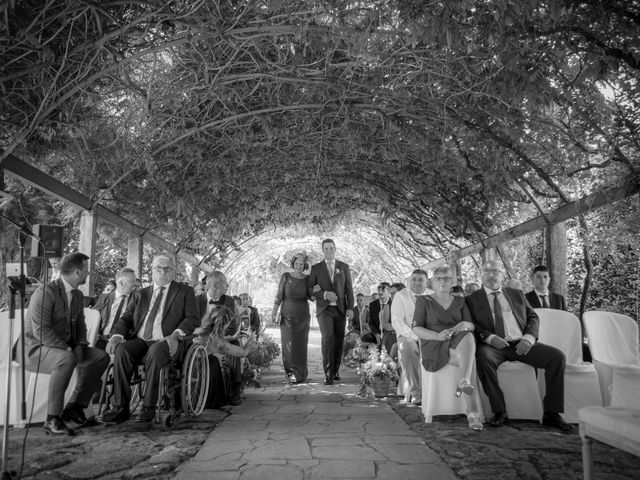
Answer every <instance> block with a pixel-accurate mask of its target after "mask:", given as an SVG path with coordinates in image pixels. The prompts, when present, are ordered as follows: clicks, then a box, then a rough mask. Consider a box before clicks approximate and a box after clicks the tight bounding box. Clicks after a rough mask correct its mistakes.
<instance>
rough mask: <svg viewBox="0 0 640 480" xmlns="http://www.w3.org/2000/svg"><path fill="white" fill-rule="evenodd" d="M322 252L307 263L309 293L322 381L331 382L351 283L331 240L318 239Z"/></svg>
mask: <svg viewBox="0 0 640 480" xmlns="http://www.w3.org/2000/svg"><path fill="white" fill-rule="evenodd" d="M322 253H324V260H323V261H322V262H319V263H316V264H315V265H314V266H313V267H311V273H310V274H309V296H314V297H315V299H316V315H317V317H318V325H319V327H320V334H321V335H322V366H323V368H324V375H325V382H324V383H325V385H333V382H334V380H340V374H339V370H340V361H341V359H342V346H343V344H344V329H345V325H346V320H347V319H351V318H352V317H353V310H351V307H352V306H353V286H352V284H351V273H350V272H349V265H347V264H346V263H344V262H341V261H339V260H336V244H335V242H334V241H333V240H331V239H326V240H324V241H323V242H322ZM345 317H346V318H345Z"/></svg>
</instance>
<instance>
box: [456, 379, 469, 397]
mask: <svg viewBox="0 0 640 480" xmlns="http://www.w3.org/2000/svg"><path fill="white" fill-rule="evenodd" d="M463 393H464V394H467V395H471V394H472V393H473V385H471V384H470V383H469V380H467V379H462V380H461V381H460V383H459V384H458V388H456V397H461V396H462V394H463Z"/></svg>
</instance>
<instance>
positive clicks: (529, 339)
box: [522, 333, 536, 346]
mask: <svg viewBox="0 0 640 480" xmlns="http://www.w3.org/2000/svg"><path fill="white" fill-rule="evenodd" d="M522 339H523V340H526V341H527V342H529V343H530V344H531V346H533V345H535V344H536V337H534V336H533V335H529V334H528V333H527V334H526V335H523V336H522Z"/></svg>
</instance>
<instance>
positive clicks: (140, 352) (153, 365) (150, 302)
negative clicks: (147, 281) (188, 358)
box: [101, 255, 200, 423]
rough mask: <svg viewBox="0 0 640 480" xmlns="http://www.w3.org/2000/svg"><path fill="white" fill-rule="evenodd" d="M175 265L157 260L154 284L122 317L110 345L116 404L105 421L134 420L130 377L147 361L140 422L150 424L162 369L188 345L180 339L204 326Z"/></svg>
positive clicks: (164, 258)
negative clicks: (180, 281)
mask: <svg viewBox="0 0 640 480" xmlns="http://www.w3.org/2000/svg"><path fill="white" fill-rule="evenodd" d="M174 277H175V265H174V263H173V260H172V259H171V258H170V257H167V256H164V255H159V256H157V257H155V258H154V259H153V263H152V279H153V284H152V285H150V286H148V287H146V288H143V289H141V290H139V291H137V292H136V294H135V298H134V299H133V301H132V302H130V303H129V305H128V306H127V309H126V310H125V312H124V313H123V314H122V316H121V317H120V318H119V319H118V322H117V323H116V325H115V327H114V328H113V330H112V332H111V333H112V336H111V339H110V340H109V343H108V344H107V353H109V354H114V361H113V363H114V372H113V373H114V379H113V393H114V407H113V408H112V409H110V410H108V411H106V412H105V413H103V414H102V416H101V420H102V421H103V422H105V423H120V422H124V421H126V420H128V419H129V416H130V412H129V402H130V400H131V388H130V386H129V379H130V378H131V375H132V374H133V371H134V369H135V368H136V367H137V366H138V364H140V363H142V362H144V364H145V392H144V399H143V401H142V409H141V411H140V413H139V414H138V417H137V421H138V422H149V421H151V420H153V417H154V415H155V407H156V404H157V401H158V385H159V382H160V370H161V369H162V367H164V366H165V365H167V364H168V363H169V361H170V360H171V358H172V357H173V358H179V356H180V354H181V353H182V350H183V349H184V348H186V345H184V344H182V342H180V341H179V338H180V337H181V336H184V335H190V334H191V333H193V330H194V329H195V327H197V326H198V325H199V324H200V318H199V317H198V306H197V304H196V297H195V293H194V291H193V288H191V287H190V286H188V285H184V284H181V283H178V282H176V281H174Z"/></svg>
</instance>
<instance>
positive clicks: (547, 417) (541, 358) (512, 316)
mask: <svg viewBox="0 0 640 480" xmlns="http://www.w3.org/2000/svg"><path fill="white" fill-rule="evenodd" d="M503 280H504V272H503V269H502V266H501V265H500V264H499V263H498V262H497V261H495V260H489V261H487V262H486V263H485V264H484V265H483V266H482V288H481V289H480V290H478V291H476V292H473V293H472V294H471V295H469V296H468V297H466V300H467V304H468V306H469V310H470V311H471V316H472V317H473V321H474V323H475V326H476V328H475V333H476V337H477V341H478V348H477V350H476V360H477V370H478V377H479V378H480V381H481V382H482V386H483V387H484V391H485V392H486V394H487V395H488V397H489V401H490V403H491V409H492V410H493V413H494V416H493V418H491V419H490V420H489V425H490V426H492V427H502V426H503V425H504V424H505V423H506V422H507V421H508V420H509V419H508V417H507V413H506V407H505V402H504V395H503V393H502V390H501V389H500V386H499V385H498V366H500V364H501V363H503V362H506V361H515V360H518V361H520V362H522V363H526V364H527V365H531V366H532V367H535V368H544V376H545V385H546V395H545V397H544V401H543V403H544V415H543V417H542V424H543V425H546V426H549V427H554V428H557V429H559V430H562V431H571V430H572V427H571V425H569V424H568V423H566V422H565V421H564V420H563V419H562V417H561V416H560V413H562V412H564V369H565V357H564V354H563V353H562V352H561V351H560V350H558V349H557V348H554V347H551V346H549V345H544V344H542V343H539V342H538V341H537V340H538V326H539V323H540V322H539V319H538V315H537V314H536V312H535V311H534V310H533V308H531V307H530V306H529V303H528V302H527V300H526V299H525V298H524V294H523V293H522V290H515V289H513V288H509V287H502V281H503Z"/></svg>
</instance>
